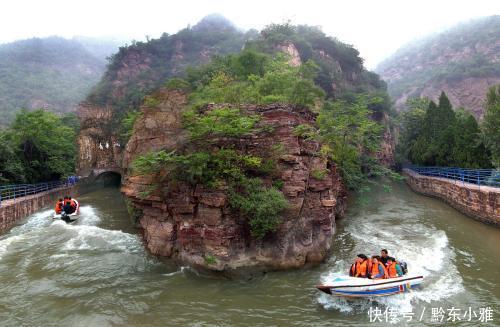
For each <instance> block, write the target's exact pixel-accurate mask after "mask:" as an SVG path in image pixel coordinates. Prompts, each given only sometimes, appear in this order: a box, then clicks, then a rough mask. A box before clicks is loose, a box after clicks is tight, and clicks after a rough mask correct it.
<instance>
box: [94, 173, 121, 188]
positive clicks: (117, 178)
mask: <svg viewBox="0 0 500 327" xmlns="http://www.w3.org/2000/svg"><path fill="white" fill-rule="evenodd" d="M121 181H122V175H120V174H119V173H117V172H114V171H107V172H104V173H102V174H99V175H98V176H96V178H95V183H96V184H98V185H100V186H102V187H120V186H121Z"/></svg>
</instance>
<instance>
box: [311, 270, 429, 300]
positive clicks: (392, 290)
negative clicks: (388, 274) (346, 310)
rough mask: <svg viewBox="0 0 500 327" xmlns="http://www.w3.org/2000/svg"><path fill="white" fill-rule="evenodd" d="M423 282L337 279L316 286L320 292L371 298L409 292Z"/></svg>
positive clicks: (415, 278)
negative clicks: (327, 283)
mask: <svg viewBox="0 0 500 327" xmlns="http://www.w3.org/2000/svg"><path fill="white" fill-rule="evenodd" d="M423 280H424V277H423V276H411V275H410V276H406V275H405V276H402V277H397V278H389V279H368V278H357V277H350V276H345V277H344V276H342V277H337V278H335V279H334V280H333V282H332V283H331V284H329V285H318V286H316V288H317V289H319V290H320V291H322V292H325V293H327V294H331V295H337V296H345V297H372V296H386V295H391V294H397V293H402V292H406V291H410V290H411V289H413V288H415V287H416V286H417V285H420V284H421V283H422V282H423Z"/></svg>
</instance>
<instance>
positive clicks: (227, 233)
mask: <svg viewBox="0 0 500 327" xmlns="http://www.w3.org/2000/svg"><path fill="white" fill-rule="evenodd" d="M156 98H157V99H159V101H160V104H159V105H157V106H155V107H154V108H153V107H143V108H142V113H143V114H142V117H140V118H139V119H138V121H137V122H136V125H135V126H134V135H133V136H132V138H131V140H130V142H129V143H128V145H127V149H126V153H125V156H124V162H126V163H127V165H130V162H132V160H133V159H134V158H135V157H137V156H138V155H140V154H143V153H147V152H149V151H151V150H159V149H166V150H173V149H180V148H182V147H183V146H184V145H185V144H186V140H187V135H186V134H185V132H184V131H183V129H182V126H181V121H180V113H181V112H182V110H183V109H184V106H185V103H186V100H185V97H184V96H183V95H182V93H180V92H176V91H160V92H159V93H158V94H157V95H156ZM214 107H221V106H215V105H211V106H208V107H207V108H206V109H205V110H212V109H213V108H214ZM223 107H228V106H227V105H225V106H223ZM239 108H240V109H242V110H244V111H246V112H248V113H251V114H258V115H260V116H261V121H260V124H265V125H267V126H269V127H270V128H268V129H267V131H266V132H263V131H260V132H256V133H254V134H252V135H250V136H247V137H243V138H240V139H238V140H237V142H236V143H237V144H236V143H235V142H234V140H233V141H231V142H233V143H232V145H233V146H234V147H235V148H236V149H238V151H239V152H241V153H242V154H249V155H254V156H261V157H266V155H268V153H269V151H270V149H271V148H272V146H273V145H276V144H281V145H282V148H283V151H282V152H280V154H279V158H278V163H277V169H276V170H277V172H276V174H278V175H279V178H280V179H281V180H282V181H283V186H282V187H281V191H282V192H283V194H284V195H285V197H286V199H287V200H288V202H289V206H288V208H287V209H286V210H285V211H284V212H283V213H282V223H281V224H280V226H279V227H278V230H277V231H276V232H275V233H272V234H270V235H268V236H266V237H265V238H264V239H263V240H256V239H254V238H252V236H251V235H250V231H249V226H248V223H247V221H246V220H245V219H244V218H242V217H240V216H239V215H238V214H236V213H235V212H233V210H232V209H231V208H230V206H229V196H228V192H227V188H226V187H224V186H220V187H219V188H217V189H208V188H206V187H204V186H202V185H196V186H190V185H186V184H182V183H178V184H177V185H175V187H172V186H171V185H170V187H168V188H167V187H166V185H167V183H166V182H167V181H168V179H169V177H168V175H163V176H161V179H162V180H163V182H162V181H160V186H159V187H158V188H156V189H155V190H153V191H152V192H149V194H148V195H146V196H144V191H145V190H148V188H150V185H151V184H152V183H153V182H154V181H153V179H154V178H157V177H153V176H133V175H132V174H129V175H127V177H126V178H125V181H124V184H123V186H122V192H123V193H124V194H125V196H126V197H127V198H128V199H129V200H130V201H131V203H132V204H133V206H134V207H135V209H136V211H139V212H142V216H141V218H140V220H139V222H140V225H141V226H142V228H143V229H144V238H145V242H146V246H147V248H148V249H149V250H150V251H151V252H152V253H153V254H156V255H160V256H165V257H170V258H174V259H178V260H180V261H182V262H185V263H189V264H192V265H194V266H199V267H205V268H208V269H211V270H219V271H225V272H228V271H229V272H230V271H236V270H240V269H241V268H254V269H258V270H276V269H287V268H294V267H301V266H304V265H306V264H309V263H318V262H320V261H322V260H323V259H324V258H325V256H326V255H327V253H328V250H329V249H330V247H331V243H332V236H333V234H334V231H335V218H336V217H339V216H341V215H342V214H343V212H344V210H345V207H346V195H347V194H346V190H345V188H344V186H343V184H342V182H341V180H340V176H339V174H338V172H337V169H336V167H335V166H333V165H331V163H329V162H328V161H327V160H326V159H324V158H321V157H320V156H318V150H319V148H320V144H319V143H317V142H315V141H310V140H304V139H302V138H300V137H297V136H295V135H294V134H293V130H294V128H295V127H296V126H297V125H299V124H311V125H312V124H314V120H315V115H314V114H313V113H312V112H311V111H309V110H308V109H306V108H298V107H294V106H285V105H266V106H243V107H241V106H240V107H239ZM227 142H229V141H228V140H220V144H219V145H218V146H223V145H225V146H228V145H229V144H228V143H227ZM325 169H328V173H327V174H326V176H325V177H324V178H322V177H321V179H316V178H314V177H313V176H312V175H314V174H313V172H314V171H325ZM156 182H158V180H156ZM263 182H264V184H265V185H270V183H271V178H270V177H266V176H264V177H263Z"/></svg>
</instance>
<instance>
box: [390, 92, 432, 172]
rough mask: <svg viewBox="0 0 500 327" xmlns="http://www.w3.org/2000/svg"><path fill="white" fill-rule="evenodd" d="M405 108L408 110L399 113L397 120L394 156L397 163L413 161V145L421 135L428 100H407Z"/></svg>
mask: <svg viewBox="0 0 500 327" xmlns="http://www.w3.org/2000/svg"><path fill="white" fill-rule="evenodd" d="M406 106H407V107H408V108H409V110H408V111H405V112H403V113H401V115H400V116H399V118H398V124H399V127H400V128H399V139H398V144H397V148H396V154H397V157H398V161H399V162H402V161H404V160H405V159H409V160H412V161H413V160H414V159H413V158H414V156H415V154H414V151H415V143H416V141H417V138H418V137H419V135H420V134H421V133H422V129H423V126H424V120H425V115H426V109H427V108H428V107H429V100H428V99H425V98H412V99H408V101H407V102H406Z"/></svg>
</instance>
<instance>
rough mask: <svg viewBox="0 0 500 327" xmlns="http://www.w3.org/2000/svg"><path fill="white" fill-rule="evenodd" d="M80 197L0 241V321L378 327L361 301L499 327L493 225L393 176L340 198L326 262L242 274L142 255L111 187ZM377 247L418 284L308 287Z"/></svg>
mask: <svg viewBox="0 0 500 327" xmlns="http://www.w3.org/2000/svg"><path fill="white" fill-rule="evenodd" d="M79 200H80V203H81V205H82V208H81V211H82V215H81V218H80V220H79V221H78V222H77V223H76V225H66V224H65V223H63V222H60V221H56V222H53V221H52V220H51V219H50V217H51V215H52V213H51V211H50V210H45V211H42V212H39V213H37V214H35V215H33V216H31V217H28V218H27V219H24V220H23V221H21V222H20V223H19V224H18V225H17V226H16V227H14V228H12V229H11V230H10V231H8V232H6V233H5V234H3V235H1V236H0V294H1V297H0V326H185V325H187V326H207V325H213V326H342V325H343V326H359V325H362V326H363V325H368V326H376V325H385V324H386V323H385V320H386V318H382V321H383V322H382V323H381V322H379V321H378V320H377V322H374V323H371V322H370V317H369V314H368V313H369V311H370V308H372V310H373V309H375V308H380V309H381V310H382V311H384V310H386V309H388V310H396V311H399V312H402V311H405V312H412V313H413V318H412V321H411V322H409V323H407V322H405V323H404V324H409V325H416V326H417V325H432V326H435V325H436V324H435V323H433V322H432V321H431V319H432V308H442V309H443V310H444V311H445V316H444V319H443V323H444V322H445V321H446V319H447V318H449V317H450V316H449V315H448V314H447V313H448V311H447V310H450V309H452V308H456V309H459V310H461V311H460V313H461V318H462V321H461V322H460V323H458V324H457V325H459V326H477V325H479V322H478V320H479V318H480V316H479V311H480V310H481V308H483V310H488V309H484V308H488V307H489V308H491V310H492V315H493V317H492V318H493V321H492V322H490V323H488V325H498V324H500V316H499V312H498V308H499V307H500V306H499V305H500V287H499V286H498V283H499V281H500V229H497V228H494V227H491V226H487V225H484V224H482V223H479V222H476V221H474V220H472V219H470V218H467V217H465V216H464V215H462V214H460V213H459V212H457V211H456V210H454V209H452V208H451V207H449V206H447V205H446V204H444V203H442V202H440V201H438V200H435V199H431V198H428V197H424V196H420V195H417V194H415V193H413V192H412V191H411V190H409V189H408V187H407V186H406V185H404V184H403V183H394V184H392V192H386V191H384V189H383V188H382V187H375V188H374V189H373V190H372V191H371V192H369V193H367V194H364V195H363V197H359V196H352V197H351V203H350V205H349V209H348V212H347V215H346V217H344V218H343V219H339V220H338V221H337V231H336V234H335V236H334V237H335V240H334V244H333V252H332V254H331V256H330V257H329V259H328V260H327V261H326V262H325V263H323V264H321V265H319V266H317V267H315V268H310V269H301V270H295V271H289V272H273V273H268V274H265V275H262V276H259V277H255V278H253V279H250V280H248V279H238V280H230V279H227V278H224V277H221V276H218V275H211V274H207V273H201V272H197V271H195V270H192V269H190V268H188V267H178V266H176V265H174V264H172V263H170V262H169V261H168V260H159V259H158V258H155V257H153V256H151V255H149V254H148V253H147V252H146V251H145V249H144V246H143V244H142V241H141V236H140V234H139V232H138V230H136V229H135V228H134V227H133V223H132V222H131V220H130V219H129V218H128V215H127V211H126V208H125V205H124V202H123V200H122V198H121V195H120V193H119V191H118V189H117V188H103V189H100V190H97V191H94V192H92V193H88V194H85V195H83V196H81V197H79ZM381 248H387V249H389V252H390V253H391V254H393V255H394V256H396V257H398V258H404V259H405V260H406V261H407V262H408V264H409V270H410V272H413V273H421V274H423V275H424V276H425V283H424V285H423V287H422V288H421V289H419V290H415V291H413V292H411V293H405V294H398V295H393V296H389V297H385V298H377V299H374V300H367V299H361V300H350V301H347V300H344V299H339V298H333V297H331V296H327V295H326V294H322V293H320V292H319V291H317V290H316V289H315V288H314V285H316V284H320V283H327V282H328V281H329V280H332V279H333V278H334V277H335V276H336V275H338V274H341V273H344V272H345V271H347V269H348V266H349V264H350V261H351V260H352V259H353V258H354V257H355V255H356V254H357V253H361V252H364V253H366V254H372V253H378V252H379V250H380V249H381ZM469 308H471V309H470V310H471V312H472V314H471V321H467V320H468V319H469V318H468V316H467V314H466V313H467V310H469ZM435 310H437V309H435ZM372 312H373V311H372ZM455 312H456V311H455ZM484 312H486V311H483V313H484ZM474 313H476V314H477V317H474ZM464 314H465V316H464ZM397 317H399V319H403V318H402V316H401V315H399V316H397ZM420 318H421V319H420ZM419 320H421V321H419ZM464 320H465V321H464ZM404 321H407V318H406V319H404Z"/></svg>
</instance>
